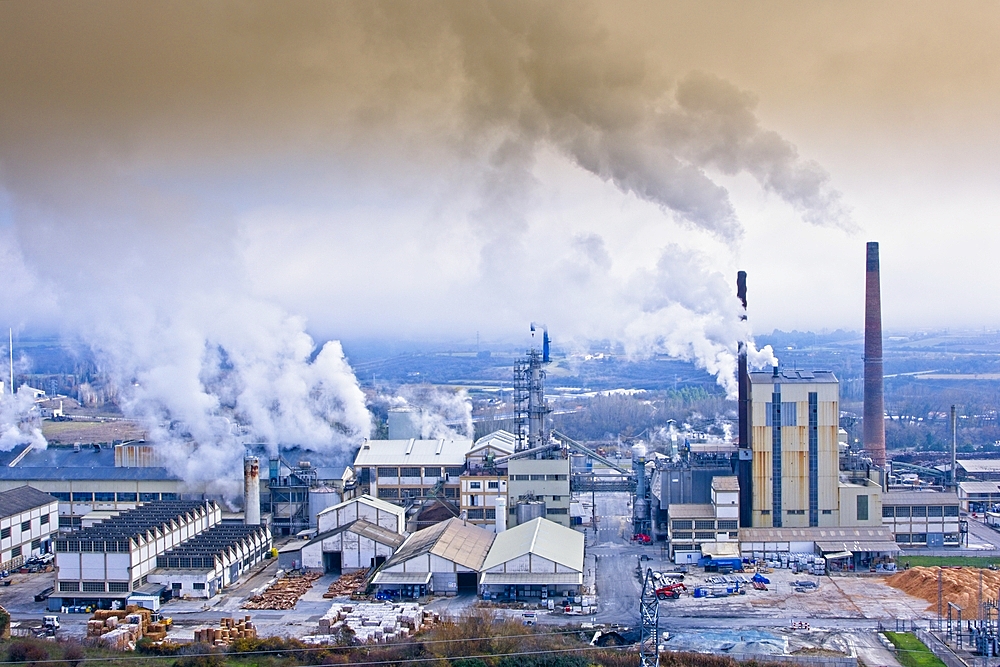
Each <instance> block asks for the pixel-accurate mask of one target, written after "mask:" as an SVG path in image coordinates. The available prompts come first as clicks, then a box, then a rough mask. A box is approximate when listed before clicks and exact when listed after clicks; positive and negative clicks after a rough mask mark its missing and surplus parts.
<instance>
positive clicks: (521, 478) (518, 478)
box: [514, 475, 528, 482]
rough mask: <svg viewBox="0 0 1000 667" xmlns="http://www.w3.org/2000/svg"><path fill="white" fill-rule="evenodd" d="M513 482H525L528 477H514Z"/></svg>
mask: <svg viewBox="0 0 1000 667" xmlns="http://www.w3.org/2000/svg"><path fill="white" fill-rule="evenodd" d="M514 481H517V482H527V481H528V476H527V475H514Z"/></svg>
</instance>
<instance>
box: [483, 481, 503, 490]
mask: <svg viewBox="0 0 1000 667" xmlns="http://www.w3.org/2000/svg"><path fill="white" fill-rule="evenodd" d="M486 488H487V489H499V488H500V482H486Z"/></svg>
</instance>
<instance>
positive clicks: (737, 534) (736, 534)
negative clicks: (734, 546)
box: [729, 530, 740, 540]
mask: <svg viewBox="0 0 1000 667" xmlns="http://www.w3.org/2000/svg"><path fill="white" fill-rule="evenodd" d="M739 538H740V531H738V530H731V531H729V539H731V540H738V539H739Z"/></svg>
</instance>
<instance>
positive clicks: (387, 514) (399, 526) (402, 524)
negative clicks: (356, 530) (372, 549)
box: [316, 495, 406, 534]
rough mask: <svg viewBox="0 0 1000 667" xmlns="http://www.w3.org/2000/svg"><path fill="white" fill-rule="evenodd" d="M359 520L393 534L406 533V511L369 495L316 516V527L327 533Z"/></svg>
mask: <svg viewBox="0 0 1000 667" xmlns="http://www.w3.org/2000/svg"><path fill="white" fill-rule="evenodd" d="M358 519H364V520H365V521H367V522H368V523H370V524H373V525H375V526H380V527H381V528H385V529H386V530H389V531H392V532H393V533H399V534H405V532H406V511H405V510H404V509H403V508H402V507H400V506H399V505H393V504H392V503H389V502H386V501H384V500H379V499H378V498H373V497H372V496H369V495H363V496H359V497H357V498H352V499H351V500H345V501H344V502H342V503H339V504H337V505H334V506H333V507H328V508H327V509H325V510H323V511H322V512H320V513H319V514H318V515H316V525H317V528H318V530H319V532H320V533H325V532H328V531H331V530H333V529H334V528H339V527H340V526H346V525H347V524H349V523H351V522H352V521H357V520H358Z"/></svg>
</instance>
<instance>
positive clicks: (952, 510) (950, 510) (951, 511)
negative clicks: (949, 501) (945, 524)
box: [944, 505, 958, 516]
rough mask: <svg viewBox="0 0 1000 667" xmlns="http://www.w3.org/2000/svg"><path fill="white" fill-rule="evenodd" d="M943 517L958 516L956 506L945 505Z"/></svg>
mask: <svg viewBox="0 0 1000 667" xmlns="http://www.w3.org/2000/svg"><path fill="white" fill-rule="evenodd" d="M944 515H945V516H958V505H945V506H944Z"/></svg>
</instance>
